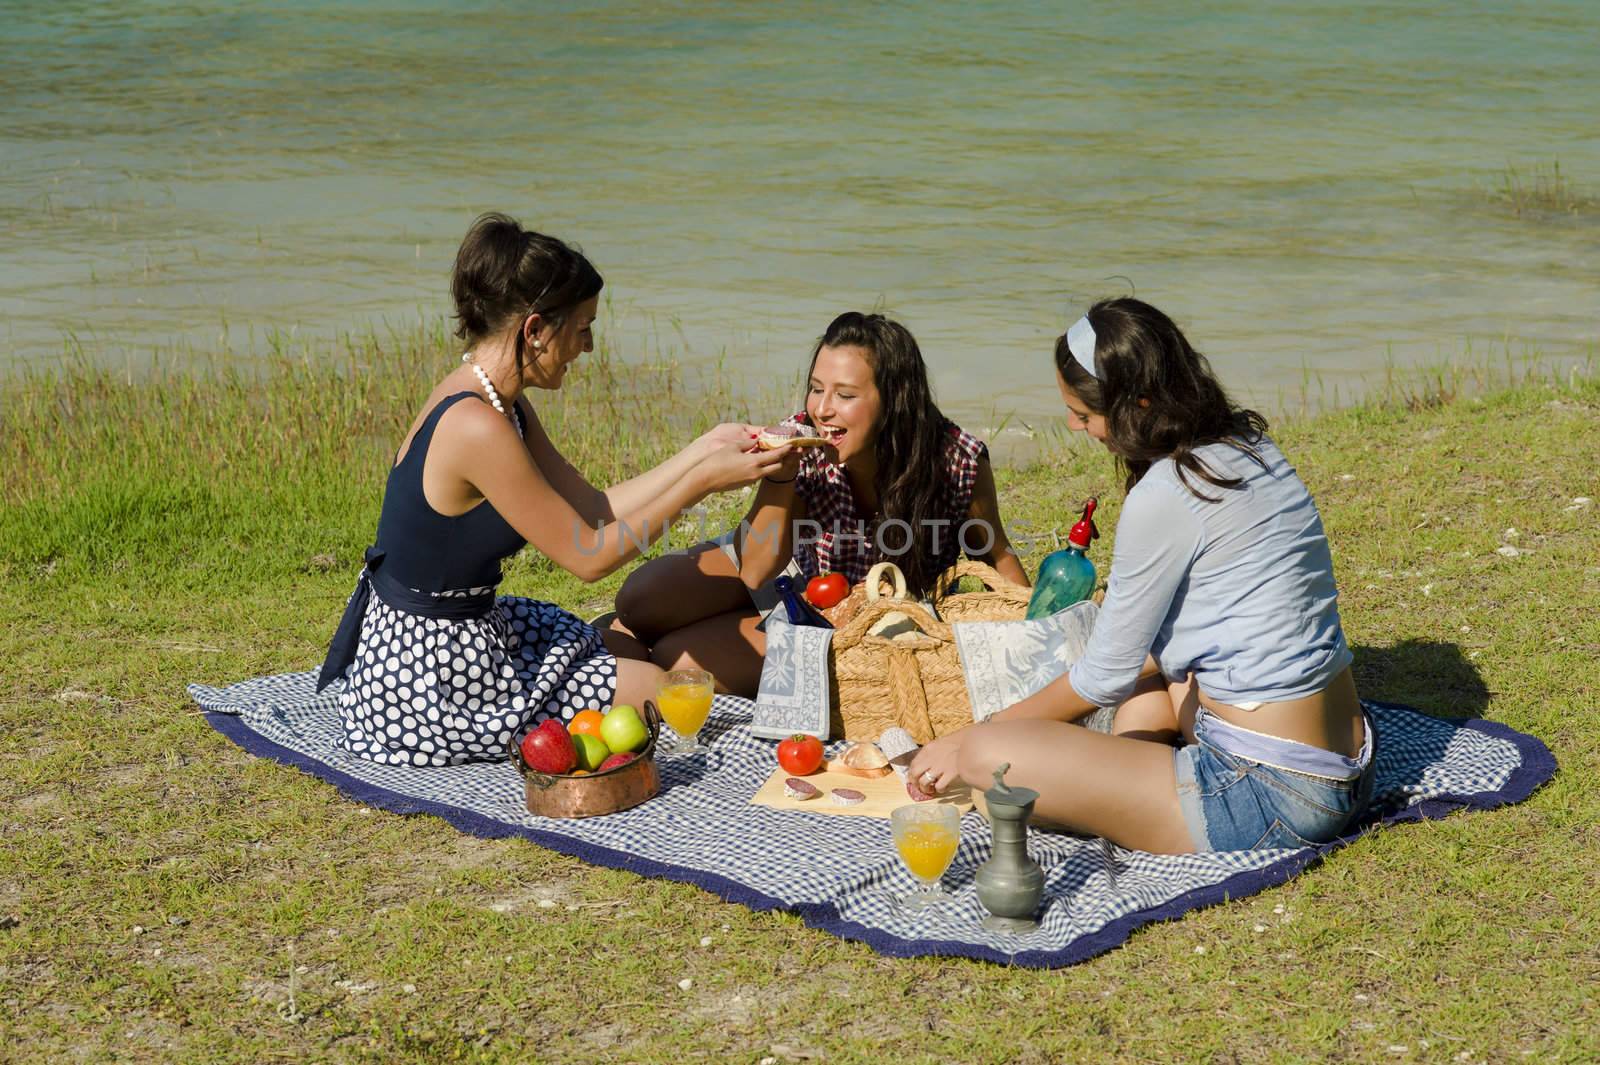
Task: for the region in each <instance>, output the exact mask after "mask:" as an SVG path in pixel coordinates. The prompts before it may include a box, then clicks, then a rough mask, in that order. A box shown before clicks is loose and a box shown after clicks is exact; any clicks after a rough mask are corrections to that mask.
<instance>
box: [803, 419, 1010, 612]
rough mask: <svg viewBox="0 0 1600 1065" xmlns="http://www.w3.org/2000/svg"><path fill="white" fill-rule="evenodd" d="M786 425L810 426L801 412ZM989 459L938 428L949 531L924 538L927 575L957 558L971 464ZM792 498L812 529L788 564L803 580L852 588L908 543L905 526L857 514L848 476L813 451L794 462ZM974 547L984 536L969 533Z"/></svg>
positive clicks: (978, 444)
mask: <svg viewBox="0 0 1600 1065" xmlns="http://www.w3.org/2000/svg"><path fill="white" fill-rule="evenodd" d="M784 424H786V425H810V424H811V420H810V418H809V417H807V415H806V414H805V413H804V412H801V413H799V414H796V415H794V416H793V417H792V418H789V419H787V420H786V421H785V423H784ZM988 454H989V448H988V446H987V445H986V444H984V442H983V441H982V440H979V439H978V438H977V437H975V436H973V435H972V434H970V433H967V432H964V431H963V430H962V429H961V427H960V426H959V425H957V424H956V423H955V422H952V421H949V420H948V419H947V420H946V421H945V423H944V452H943V455H942V457H941V460H940V463H941V467H942V469H943V472H944V499H943V504H944V505H943V507H942V508H941V509H942V511H943V513H942V515H941V518H942V519H943V520H945V521H947V522H948V524H944V525H940V526H937V527H935V528H932V529H929V530H927V532H926V536H927V541H926V544H927V547H928V548H929V549H930V550H929V554H930V556H931V557H930V559H929V561H930V563H931V565H930V566H929V568H928V572H930V573H939V572H942V571H943V570H945V569H947V568H949V567H950V566H952V565H954V564H955V562H956V561H957V559H959V558H960V557H961V542H962V541H961V528H962V523H963V522H965V521H967V519H968V517H969V515H968V510H969V509H970V507H971V506H972V490H973V488H974V486H976V484H977V483H978V462H979V460H981V459H982V458H984V457H985V456H987V455H988ZM794 487H795V494H796V495H798V496H799V497H800V499H801V500H803V501H804V502H805V504H806V513H807V515H808V517H809V519H810V520H811V521H813V522H815V523H816V526H815V527H812V526H806V527H802V528H801V529H797V530H796V535H795V540H794V543H795V546H794V560H795V562H796V563H797V564H798V565H799V567H800V570H801V572H802V573H804V574H805V575H806V577H808V578H810V577H815V576H817V575H819V574H822V573H840V574H843V575H844V578H845V579H846V580H848V581H849V582H850V583H851V584H859V583H860V582H861V581H864V580H866V579H867V571H868V570H869V569H871V568H872V567H873V565H874V564H875V563H877V562H882V561H889V562H893V561H894V560H895V555H896V554H897V553H899V552H900V551H903V550H904V548H905V545H906V544H908V543H909V542H910V532H911V530H910V527H909V526H908V525H906V524H905V523H904V522H896V521H892V520H891V521H888V522H883V521H881V520H880V515H877V514H872V515H867V514H863V513H861V511H860V509H859V508H858V506H857V504H856V496H855V492H854V491H853V490H852V489H851V487H850V477H849V475H848V474H846V473H845V471H844V468H843V467H841V466H837V465H835V464H833V463H831V462H828V461H826V460H825V459H823V457H822V454H821V449H820V448H806V449H805V451H804V453H803V454H802V455H801V457H800V471H799V473H798V474H797V475H796V477H795V484H794ZM968 540H969V542H970V543H973V544H974V545H977V544H983V543H986V542H988V536H987V535H984V534H980V533H976V532H974V533H973V534H971V536H970V537H969V538H968Z"/></svg>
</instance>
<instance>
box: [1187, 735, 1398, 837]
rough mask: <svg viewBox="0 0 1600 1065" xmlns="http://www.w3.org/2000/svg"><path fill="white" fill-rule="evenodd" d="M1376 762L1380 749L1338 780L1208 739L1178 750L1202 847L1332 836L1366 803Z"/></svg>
mask: <svg viewBox="0 0 1600 1065" xmlns="http://www.w3.org/2000/svg"><path fill="white" fill-rule="evenodd" d="M1370 727H1371V725H1370V723H1369V724H1368V728H1370ZM1377 763H1378V759H1377V754H1376V750H1374V752H1373V755H1372V757H1371V758H1369V759H1368V761H1367V765H1366V768H1365V769H1364V770H1362V772H1361V775H1360V776H1358V777H1355V778H1353V779H1350V780H1336V779H1334V778H1332V777H1322V776H1316V775H1313V774H1311V773H1302V772H1299V771H1297V770H1293V769H1282V768H1279V767H1278V766H1272V765H1267V764H1265V763H1262V762H1254V761H1251V760H1250V759H1248V758H1240V757H1239V756H1238V755H1234V754H1230V753H1228V752H1227V751H1224V750H1222V749H1220V748H1218V747H1216V746H1213V745H1212V744H1209V743H1205V742H1195V743H1191V744H1189V745H1188V746H1186V747H1181V748H1179V749H1178V750H1176V751H1174V752H1173V768H1174V769H1176V770H1177V774H1178V805H1179V807H1180V808H1181V809H1182V810H1183V819H1184V822H1185V823H1187V824H1188V826H1189V835H1190V836H1191V837H1193V839H1194V844H1195V849H1196V850H1200V851H1240V850H1258V849H1271V848H1298V847H1310V846H1315V845H1317V844H1319V843H1327V842H1328V841H1329V840H1332V839H1335V838H1337V837H1338V836H1339V835H1340V834H1341V833H1342V832H1343V831H1344V830H1345V829H1346V828H1347V827H1348V826H1349V825H1350V824H1351V823H1352V822H1354V821H1355V820H1356V819H1357V818H1358V817H1360V816H1361V814H1362V812H1363V811H1364V810H1365V809H1366V807H1367V803H1368V802H1370V801H1371V799H1372V782H1373V778H1374V777H1375V776H1376V773H1375V771H1374V767H1375V766H1376V765H1377Z"/></svg>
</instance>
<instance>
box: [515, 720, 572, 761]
mask: <svg viewBox="0 0 1600 1065" xmlns="http://www.w3.org/2000/svg"><path fill="white" fill-rule="evenodd" d="M522 760H523V761H524V762H527V763H528V768H529V769H532V770H535V771H536V772H539V773H551V774H561V773H570V772H572V770H573V769H575V768H576V767H577V765H578V751H577V748H576V747H574V746H573V743H572V737H571V735H569V734H568V733H567V727H566V726H565V725H563V724H562V723H561V721H560V719H559V718H554V717H547V718H545V719H544V720H543V721H541V722H540V723H539V726H538V727H537V728H532V729H529V730H528V734H527V735H526V736H524V737H522Z"/></svg>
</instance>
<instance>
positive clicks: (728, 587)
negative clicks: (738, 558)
mask: <svg viewBox="0 0 1600 1065" xmlns="http://www.w3.org/2000/svg"><path fill="white" fill-rule="evenodd" d="M749 608H750V590H749V589H748V588H746V587H745V583H744V581H742V580H740V579H739V570H738V568H737V567H736V566H735V565H734V564H733V560H732V559H731V558H729V557H728V556H727V554H726V553H725V552H724V551H723V550H722V548H721V547H720V546H718V545H716V544H700V545H698V546H696V547H693V548H691V549H690V550H689V551H687V552H686V553H684V554H678V555H663V556H662V557H661V558H656V559H651V560H650V561H649V562H646V563H645V564H644V565H642V566H640V567H639V568H638V569H636V570H634V571H633V572H632V573H630V574H628V579H627V580H625V581H623V582H622V588H621V590H620V591H618V592H617V615H616V622H615V623H614V625H613V628H614V629H617V630H621V631H624V632H627V633H629V634H631V635H633V636H634V637H636V638H637V639H638V640H639V641H640V642H641V643H643V644H645V645H646V646H654V644H655V642H656V641H657V640H659V639H661V637H663V636H665V635H666V634H667V633H669V632H672V631H673V630H675V629H681V628H683V627H684V626H686V625H692V624H694V623H695V622H697V621H703V620H704V619H706V618H709V617H715V616H716V615H718V614H725V613H727V612H728V611H730V610H747V609H749Z"/></svg>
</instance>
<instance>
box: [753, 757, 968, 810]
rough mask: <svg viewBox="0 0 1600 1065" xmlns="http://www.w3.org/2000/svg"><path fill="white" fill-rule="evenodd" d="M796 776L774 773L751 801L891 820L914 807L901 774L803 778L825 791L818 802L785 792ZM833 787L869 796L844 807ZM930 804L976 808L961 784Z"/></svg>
mask: <svg viewBox="0 0 1600 1065" xmlns="http://www.w3.org/2000/svg"><path fill="white" fill-rule="evenodd" d="M793 775H794V774H792V773H788V772H785V770H784V768H783V767H782V766H779V767H778V768H777V769H774V770H773V771H772V775H771V776H770V777H768V778H767V781H766V783H765V784H762V785H761V787H760V789H759V790H757V791H756V793H755V795H753V796H752V797H751V799H750V801H751V802H752V803H754V804H755V805H757V806H770V807H772V808H773V809H774V810H800V811H802V812H804V813H808V814H841V815H843V816H845V817H881V818H883V819H884V820H888V818H889V814H890V813H891V812H892V811H893V810H894V809H895V807H897V806H910V805H911V804H912V803H911V796H910V795H908V794H906V786H905V784H904V783H903V782H902V781H901V780H900V775H899V774H898V773H890V774H889V775H888V776H886V777H871V778H868V777H858V776H855V775H853V774H850V773H830V772H828V771H827V770H822V771H820V772H817V773H812V774H811V775H810V776H808V777H801V778H800V779H801V780H804V781H805V782H806V783H807V784H810V785H811V786H812V787H814V788H816V789H817V790H818V791H820V792H822V794H821V795H818V796H817V797H816V798H815V799H791V798H789V797H788V796H787V795H785V794H784V793H783V782H784V781H785V780H787V779H789V777H791V776H793ZM833 788H854V789H855V790H856V791H859V792H861V793H862V794H863V795H865V796H866V798H865V799H864V800H862V801H861V802H858V803H856V804H855V805H854V806H840V805H839V804H838V803H836V802H834V801H833V800H832V799H830V798H829V797H828V792H829V791H830V790H832V789H833ZM928 801H929V802H934V803H948V804H950V805H953V806H955V807H956V808H957V809H959V810H961V812H963V813H965V812H966V811H968V810H970V809H972V791H971V789H969V788H968V787H967V786H966V785H964V784H961V785H957V786H956V787H953V788H951V789H950V790H949V791H947V792H945V793H944V794H943V795H941V796H939V797H938V798H937V799H930V800H928Z"/></svg>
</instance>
